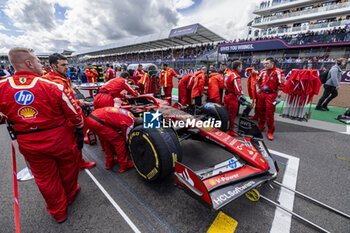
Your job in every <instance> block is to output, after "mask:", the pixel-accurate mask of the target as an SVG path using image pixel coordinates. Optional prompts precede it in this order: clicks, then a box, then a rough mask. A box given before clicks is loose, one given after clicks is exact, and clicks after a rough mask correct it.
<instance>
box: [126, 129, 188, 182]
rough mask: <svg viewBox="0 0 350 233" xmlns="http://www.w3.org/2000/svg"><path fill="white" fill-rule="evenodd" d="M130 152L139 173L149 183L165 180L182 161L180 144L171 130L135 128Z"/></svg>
mask: <svg viewBox="0 0 350 233" xmlns="http://www.w3.org/2000/svg"><path fill="white" fill-rule="evenodd" d="M129 151H130V155H131V158H132V160H133V162H134V166H135V168H136V170H137V172H138V173H139V174H140V175H141V176H142V177H143V178H144V179H146V180H147V181H154V180H157V179H163V178H165V177H168V176H169V175H171V174H172V173H173V171H174V167H175V162H176V161H181V160H182V150H181V146H180V142H179V140H178V138H177V136H176V134H175V132H174V131H173V130H172V129H171V128H165V129H163V128H161V129H144V128H142V125H140V126H137V127H135V128H134V129H133V130H132V132H131V133H130V137H129Z"/></svg>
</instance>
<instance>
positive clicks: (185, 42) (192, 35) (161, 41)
mask: <svg viewBox="0 0 350 233" xmlns="http://www.w3.org/2000/svg"><path fill="white" fill-rule="evenodd" d="M223 40H225V39H224V38H223V37H221V36H219V35H218V34H216V33H214V32H212V31H211V30H209V29H208V28H206V27H203V26H202V25H201V24H199V23H198V24H192V25H188V26H184V27H180V28H174V29H172V30H169V31H168V30H167V31H163V32H160V33H155V34H151V35H146V36H142V37H137V38H127V39H123V40H119V41H116V42H115V43H112V44H108V45H105V46H100V47H96V48H93V49H88V50H84V51H78V52H75V53H73V56H77V55H91V56H93V55H102V54H119V53H130V52H138V51H147V50H156V49H165V48H171V47H176V46H189V45H193V44H200V43H211V42H217V41H223Z"/></svg>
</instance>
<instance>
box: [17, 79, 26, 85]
mask: <svg viewBox="0 0 350 233" xmlns="http://www.w3.org/2000/svg"><path fill="white" fill-rule="evenodd" d="M19 82H20V83H21V84H25V83H26V82H27V78H19Z"/></svg>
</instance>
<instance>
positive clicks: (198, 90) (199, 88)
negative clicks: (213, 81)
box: [191, 66, 208, 106]
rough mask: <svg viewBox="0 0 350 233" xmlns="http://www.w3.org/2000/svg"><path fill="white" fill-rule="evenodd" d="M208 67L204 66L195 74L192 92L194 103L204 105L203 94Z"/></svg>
mask: <svg viewBox="0 0 350 233" xmlns="http://www.w3.org/2000/svg"><path fill="white" fill-rule="evenodd" d="M207 71H208V69H207V67H205V66H204V67H202V68H201V70H200V71H197V72H196V73H195V74H194V82H193V87H192V92H191V97H192V99H194V104H195V105H197V106H201V105H202V95H203V92H204V84H205V74H206V73H207Z"/></svg>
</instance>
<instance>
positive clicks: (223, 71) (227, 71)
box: [221, 63, 231, 76]
mask: <svg viewBox="0 0 350 233" xmlns="http://www.w3.org/2000/svg"><path fill="white" fill-rule="evenodd" d="M229 72H231V70H230V69H229V68H227V64H226V63H223V64H221V73H222V74H223V75H224V76H225V75H226V74H227V73H229Z"/></svg>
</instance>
